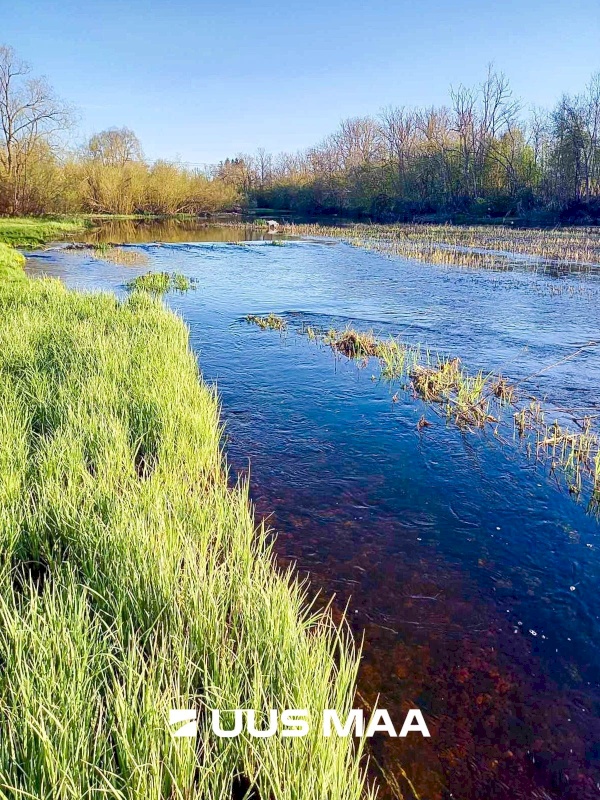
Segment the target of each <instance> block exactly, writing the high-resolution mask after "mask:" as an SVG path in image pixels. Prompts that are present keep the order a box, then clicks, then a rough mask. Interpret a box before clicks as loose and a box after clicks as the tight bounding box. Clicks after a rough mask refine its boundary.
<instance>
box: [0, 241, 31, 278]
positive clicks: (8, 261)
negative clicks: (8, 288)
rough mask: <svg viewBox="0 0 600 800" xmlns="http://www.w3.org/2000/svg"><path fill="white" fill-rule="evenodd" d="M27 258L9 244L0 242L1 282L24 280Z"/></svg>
mask: <svg viewBox="0 0 600 800" xmlns="http://www.w3.org/2000/svg"><path fill="white" fill-rule="evenodd" d="M24 266H25V257H24V256H23V255H22V254H21V253H19V251H18V250H15V249H14V247H11V246H10V245H8V244H3V243H2V242H0V282H2V281H6V280H11V281H14V280H24V279H25V273H24V272H23V267H24Z"/></svg>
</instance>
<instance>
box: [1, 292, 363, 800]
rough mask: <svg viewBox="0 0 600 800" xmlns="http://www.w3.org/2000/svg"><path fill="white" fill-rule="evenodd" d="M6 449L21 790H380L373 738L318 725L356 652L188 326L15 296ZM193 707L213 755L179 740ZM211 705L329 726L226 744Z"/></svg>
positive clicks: (340, 705)
mask: <svg viewBox="0 0 600 800" xmlns="http://www.w3.org/2000/svg"><path fill="white" fill-rule="evenodd" d="M0 441H1V442H2V447H1V448H0V540H1V542H2V546H1V548H0V662H1V663H2V673H1V675H0V708H1V711H2V713H1V714H0V794H1V795H2V796H3V797H7V798H8V797H10V798H13V797H14V798H16V797H23V798H26V797H35V798H44V799H45V800H81V798H91V797H107V798H114V800H117V799H118V800H124V798H128V799H129V800H164V798H173V800H175V798H178V799H179V800H194V798H197V800H208V798H211V800H212V798H215V800H216V799H217V798H227V799H228V800H229V798H232V797H234V796H236V794H235V791H236V790H235V786H238V787H239V786H242V785H244V780H245V781H247V783H246V785H247V786H255V787H256V790H257V794H258V796H259V797H260V798H263V799H265V800H266V798H270V797H273V798H277V800H359V798H362V797H363V796H364V775H363V773H362V771H361V768H360V764H359V753H358V752H357V751H356V749H355V744H354V742H353V739H352V738H351V737H349V738H338V737H332V738H324V737H322V736H321V735H320V732H319V726H318V724H316V723H317V720H318V718H319V716H320V715H321V713H322V710H323V709H324V708H336V709H338V710H339V711H340V713H342V712H345V711H347V710H348V709H349V708H350V707H351V706H352V704H353V696H354V685H355V678H356V671H357V666H358V658H357V654H356V652H355V650H354V648H353V645H352V643H351V641H350V638H349V635H348V634H347V633H346V632H345V631H344V629H341V630H340V629H339V628H336V627H335V626H334V625H333V623H332V621H331V618H330V616H329V615H328V614H327V613H326V612H318V611H317V610H315V609H314V608H313V609H309V608H308V606H307V605H306V600H305V591H304V589H303V588H302V587H301V586H299V585H298V583H297V582H296V580H295V579H294V578H293V577H292V576H291V575H290V574H286V575H283V574H280V573H279V572H277V571H276V569H275V566H274V562H273V558H272V554H271V550H270V545H269V544H268V539H267V537H266V533H265V531H264V529H263V528H262V527H259V528H258V530H256V527H255V520H254V517H253V514H252V510H251V507H250V504H249V500H248V491H247V487H246V486H235V487H233V488H230V486H229V485H228V476H227V468H226V465H225V463H224V461H223V456H222V452H221V448H222V440H221V424H220V421H219V406H218V401H217V398H216V396H215V394H214V392H213V391H212V390H211V389H209V388H208V387H207V386H205V385H204V384H203V383H202V382H201V381H200V379H199V373H198V368H197V365H196V359H195V356H194V354H193V353H192V351H191V350H190V348H189V343H188V331H187V329H186V328H185V326H184V324H183V323H182V322H181V320H180V319H178V318H177V317H176V316H175V315H174V314H172V313H170V312H168V311H166V310H165V308H164V307H163V306H162V304H161V303H160V302H159V301H158V300H157V299H155V298H153V297H151V296H150V295H148V294H147V293H143V292H134V293H133V294H132V295H131V296H130V297H129V299H128V300H127V301H125V302H119V301H118V300H117V299H116V298H115V297H114V296H112V295H107V294H97V295H83V294H77V293H73V292H69V291H67V290H66V289H65V288H64V287H63V286H62V285H61V284H59V283H58V282H55V281H50V280H39V281H32V280H27V279H25V280H24V281H23V282H21V283H19V284H14V283H9V282H4V283H2V282H0ZM189 707H195V708H198V709H199V710H200V712H201V713H200V716H199V727H200V738H199V740H198V742H196V741H194V740H187V739H179V740H178V739H174V738H173V737H172V734H171V732H170V731H169V726H168V712H169V710H170V709H171V708H189ZM213 707H214V708H223V709H230V708H254V709H257V710H260V709H268V708H276V709H284V708H308V709H310V711H311V715H313V719H314V723H315V724H313V725H312V726H311V732H310V733H309V735H308V736H307V737H306V738H303V739H294V740H286V739H281V738H279V737H275V738H272V739H266V740H264V739H251V738H248V737H246V736H242V737H238V738H233V739H218V738H216V737H214V736H213V735H211V734H210V732H209V731H208V729H207V716H206V713H205V710H206V709H207V708H213ZM239 776H243V780H242V779H240V778H239ZM239 797H240V798H241V797H242V793H241V792H239Z"/></svg>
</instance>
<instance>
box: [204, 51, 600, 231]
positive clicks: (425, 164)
mask: <svg viewBox="0 0 600 800" xmlns="http://www.w3.org/2000/svg"><path fill="white" fill-rule="evenodd" d="M218 174H219V176H220V177H221V178H222V179H223V180H224V181H225V182H228V183H229V184H230V185H232V186H235V187H236V189H238V191H240V192H242V193H244V195H245V196H246V197H248V198H249V200H250V201H251V202H252V203H254V204H255V205H258V206H260V207H268V208H273V209H289V210H291V211H297V212H312V213H315V212H316V213H325V214H327V213H338V214H348V215H366V216H371V217H373V218H377V219H384V220H385V219H407V218H411V217H414V216H418V215H427V214H439V213H444V214H448V213H457V214H460V213H466V214H468V215H475V216H492V217H502V216H519V215H524V216H527V215H529V216H531V217H533V218H534V217H535V216H536V215H537V217H538V219H540V221H543V220H544V218H548V219H552V218H556V217H560V216H561V215H562V216H563V217H564V218H569V219H573V221H586V220H589V221H594V220H597V221H600V73H597V74H596V75H594V76H593V77H592V78H591V80H590V82H589V84H588V85H587V86H586V87H585V88H584V90H583V91H582V92H581V93H580V94H578V95H575V96H570V95H563V96H562V97H561V98H560V100H559V101H558V102H557V104H556V106H555V107H554V108H553V109H551V110H542V109H533V110H530V111H529V112H528V113H524V109H523V107H522V104H521V103H520V102H519V100H518V99H517V98H515V96H514V94H513V91H512V89H511V87H510V85H509V82H508V80H507V79H506V77H505V76H504V75H502V74H501V73H498V72H496V71H495V70H494V69H493V68H492V67H490V68H489V69H488V73H487V76H486V78H485V80H484V81H483V82H482V83H481V84H480V85H478V86H475V87H473V88H468V87H465V86H460V87H458V88H457V89H454V90H452V91H451V92H450V102H449V104H448V105H447V106H443V107H441V108H434V107H427V108H406V107H403V106H393V107H389V108H386V109H384V110H383V111H382V112H381V113H380V114H379V115H378V116H377V117H357V118H353V119H346V120H344V121H343V122H342V123H341V124H340V126H339V127H338V129H337V130H336V131H335V132H334V133H333V134H331V135H330V136H328V137H327V138H326V139H325V140H324V141H323V142H321V144H319V145H317V146H316V147H311V148H309V149H308V150H306V151H304V152H300V153H296V154H287V153H284V154H281V155H279V156H277V157H273V156H271V155H270V154H268V153H266V152H265V151H264V150H260V151H258V153H256V154H255V155H253V156H247V155H240V156H238V157H237V158H235V159H232V160H227V161H225V162H223V163H222V164H221V165H220V168H219V172H218Z"/></svg>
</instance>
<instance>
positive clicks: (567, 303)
mask: <svg viewBox="0 0 600 800" xmlns="http://www.w3.org/2000/svg"><path fill="white" fill-rule="evenodd" d="M132 230H133V233H129V234H128V233H127V232H125V237H124V235H123V232H122V231H121V232H120V233H119V234H117V233H115V231H111V233H110V235H109V236H108V239H109V240H123V238H127V239H129V241H131V242H135V244H131V245H130V247H131V248H132V250H135V252H136V253H137V254H138V255H137V256H136V257H137V258H138V259H143V260H144V261H145V263H144V264H139V265H138V266H120V265H118V264H114V263H110V262H107V261H104V260H102V259H100V258H96V257H94V255H93V253H91V252H90V251H84V250H81V251H79V250H64V249H60V248H57V249H50V250H46V251H43V252H39V253H34V254H31V255H30V258H29V260H28V272H29V273H30V274H32V275H40V274H47V275H52V276H56V277H59V278H61V279H62V280H63V281H64V282H65V283H66V284H67V285H68V286H70V287H76V288H78V289H84V290H98V289H103V290H111V291H116V292H117V293H119V294H124V293H125V291H126V290H125V286H124V284H125V283H126V281H128V280H130V279H131V278H132V277H133V276H135V275H138V274H141V273H143V272H146V271H147V270H148V269H152V270H166V271H169V272H172V271H177V272H179V273H183V274H185V275H187V276H189V277H191V278H194V279H195V280H196V281H197V283H196V284H195V289H194V290H193V291H190V292H187V293H185V294H178V293H171V294H169V295H167V296H166V297H165V300H166V302H167V303H168V304H169V305H170V306H171V307H172V308H173V309H174V310H175V311H176V312H177V313H179V314H180V315H181V316H182V317H183V318H184V320H185V321H186V323H187V324H188V325H189V327H190V331H191V343H192V346H193V347H194V349H195V351H196V353H197V354H198V359H199V364H200V366H201V369H202V373H203V375H204V378H205V380H206V381H208V382H209V383H215V384H216V385H217V387H218V391H219V394H220V397H221V400H222V406H223V419H224V423H225V431H226V452H227V457H228V460H229V463H230V465H231V468H232V473H233V474H235V473H238V474H239V473H241V474H244V475H248V474H249V479H250V486H251V494H252V498H253V501H254V502H255V504H256V507H257V511H258V513H259V515H262V516H265V517H267V518H268V521H269V524H270V525H271V526H272V527H273V529H274V530H275V531H276V532H277V539H276V552H277V555H278V557H279V558H280V559H281V560H282V562H286V563H287V562H290V561H293V562H295V563H296V564H297V567H298V569H299V570H300V572H301V574H302V575H305V574H307V575H308V576H309V577H310V581H311V587H312V590H313V591H317V590H318V591H320V592H321V595H322V596H323V597H324V598H330V597H331V596H332V594H335V607H336V609H338V610H339V609H343V608H345V607H346V605H347V609H348V610H347V613H348V618H349V620H350V623H351V625H352V628H353V630H354V631H355V632H356V634H357V636H359V637H360V636H362V635H363V634H364V656H363V659H362V666H361V673H360V681H359V690H360V697H361V701H362V702H364V703H365V704H366V705H369V704H372V703H374V702H375V701H376V699H377V696H378V695H379V706H380V707H382V708H387V709H388V711H389V712H390V716H391V717H392V719H393V720H394V721H396V722H398V727H400V724H401V722H402V721H403V719H404V715H405V712H406V710H407V709H408V708H411V707H418V708H420V709H421V710H422V711H423V714H424V716H425V719H426V720H427V723H428V725H429V727H430V731H431V734H432V735H431V738H430V739H423V738H421V737H420V735H414V734H413V735H411V736H409V737H407V739H404V740H400V739H388V738H387V737H383V736H381V737H377V738H376V740H374V745H373V756H374V761H373V773H374V775H377V776H378V777H379V780H380V783H382V784H383V786H384V788H383V791H382V796H383V797H404V798H407V800H408V798H412V797H413V796H415V793H416V795H417V796H418V797H420V798H421V800H440V799H441V798H461V799H463V800H471V798H477V800H479V799H481V800H491V799H495V798H498V799H500V798H501V799H502V800H509V799H510V800H518V799H520V798H523V799H525V798H528V799H529V798H556V799H557V800H558V798H567V799H568V800H571V799H572V800H580V799H581V798H584V799H586V798H595V797H600V653H599V650H598V641H599V634H600V600H599V597H598V591H597V587H598V585H599V578H600V536H599V533H600V526H599V525H598V520H597V518H596V517H594V515H593V514H590V513H589V509H588V508H587V507H586V501H585V500H583V499H582V500H580V501H577V500H576V499H575V498H573V497H572V496H570V495H569V493H568V491H566V489H565V485H564V482H563V481H561V480H560V479H558V478H557V476H555V475H552V474H550V473H549V472H548V470H547V468H545V467H544V466H542V465H540V464H538V463H536V462H535V461H534V460H532V459H531V458H528V456H527V453H526V452H524V449H523V447H519V446H518V444H516V443H514V442H513V441H512V437H508V438H507V439H506V441H501V440H499V439H498V438H495V437H494V436H492V435H490V434H489V433H488V434H486V433H482V432H468V431H463V430H460V429H459V428H457V427H456V426H454V425H452V424H446V422H445V421H444V420H443V419H441V418H440V417H439V415H438V414H436V413H435V410H434V409H432V408H431V407H428V406H427V405H426V404H425V403H423V402H421V401H420V400H419V399H417V398H415V397H414V396H413V395H412V393H411V392H410V391H409V390H407V389H403V388H402V387H401V386H399V385H393V384H392V385H390V384H388V383H386V382H384V381H381V380H379V377H378V371H377V370H376V368H375V365H372V364H367V365H366V366H364V368H359V367H358V366H357V365H356V364H355V363H352V362H349V361H347V360H345V359H343V358H339V357H338V358H336V357H335V356H334V354H333V353H332V351H331V350H330V349H329V348H327V347H325V346H322V345H318V344H316V343H315V342H311V341H309V340H308V339H307V338H306V337H305V336H302V335H299V333H298V331H299V330H300V329H301V328H302V326H303V325H312V326H317V327H329V326H333V327H336V328H344V327H345V326H346V325H349V324H352V325H354V326H356V327H360V328H363V329H365V330H371V329H372V330H374V331H375V332H376V333H380V334H383V335H387V334H394V335H397V334H401V335H402V338H403V339H405V340H407V341H409V342H413V343H417V342H418V343H420V344H421V345H422V346H425V347H431V348H433V349H434V350H436V351H439V352H442V353H444V354H447V355H451V356H455V355H456V356H460V358H461V359H462V361H463V363H464V364H465V366H466V367H468V368H469V370H470V371H475V370H479V369H483V370H485V371H492V370H494V371H498V370H501V371H502V372H503V373H505V374H507V375H509V376H510V377H511V378H512V379H515V380H521V381H522V384H521V388H522V389H523V390H526V391H531V392H532V393H535V394H536V395H537V396H543V397H546V398H547V401H548V403H549V404H550V405H552V406H554V407H555V408H556V409H559V410H558V411H557V412H556V413H557V414H561V413H562V412H561V411H560V409H564V408H569V409H572V408H578V409H579V408H582V409H583V408H585V409H587V410H589V411H590V412H591V413H594V412H595V413H598V411H599V410H600V409H599V406H600V393H599V392H598V386H599V385H600V348H598V347H588V348H586V349H584V350H582V352H581V353H580V354H579V355H578V356H577V357H576V358H574V359H571V360H567V361H564V362H563V363H561V364H559V365H558V366H556V367H553V368H552V369H548V370H546V371H544V372H542V373H541V374H540V375H538V377H533V378H532V377H529V376H532V375H535V374H537V373H539V372H540V370H542V369H544V368H545V367H548V366H550V365H552V364H555V363H556V362H559V361H561V360H562V359H564V358H565V356H568V355H569V354H571V353H573V352H575V351H576V350H578V348H580V347H581V346H582V345H584V344H586V343H588V342H590V341H592V340H595V339H596V338H598V334H599V331H600V303H599V302H598V298H599V293H600V278H598V277H594V276H573V277H569V276H564V275H563V276H557V275H554V276H553V275H551V274H545V275H537V274H535V273H532V272H531V271H528V270H527V268H526V265H524V264H523V263H522V262H517V263H515V268H514V269H513V270H512V271H504V272H494V271H491V270H482V271H477V270H458V269H453V268H447V267H434V266H429V265H424V264H422V263H418V262H413V261H409V260H405V259H401V258H384V257H382V256H380V255H378V254H376V253H372V252H366V251H363V250H360V249H357V248H353V247H350V246H348V245H346V244H344V243H341V242H329V241H322V240H321V241H318V240H314V241H313V240H286V241H283V242H282V246H277V247H275V246H272V244H271V242H270V241H262V240H260V237H259V240H258V241H249V240H250V238H251V236H250V235H249V232H248V230H244V229H238V228H218V229H214V226H213V227H212V228H207V227H205V228H194V227H193V226H187V227H186V229H185V231H184V232H183V233H182V231H181V229H180V228H177V229H176V230H175V232H171V233H169V231H168V230H165V229H160V228H151V227H148V228H146V229H144V230H143V232H142V233H140V230H139V228H133V229H132ZM105 238H106V237H105ZM264 238H265V239H267V240H268V239H269V237H268V236H265V237H264ZM173 239H177V241H169V240H173ZM181 239H185V241H181ZM127 249H129V247H128V248H127ZM269 312H275V313H278V314H280V315H282V316H284V317H285V318H286V320H287V322H288V329H287V331H286V332H285V333H283V334H281V333H279V332H276V331H262V330H259V329H258V328H256V327H255V326H252V325H249V324H247V323H246V322H245V320H244V317H245V315H246V314H261V313H269ZM423 415H424V416H425V417H426V419H427V420H428V421H429V422H430V423H431V424H430V425H429V426H428V427H425V428H423V429H421V430H419V429H418V427H417V423H418V421H419V419H420V418H421V417H422V416H423ZM384 774H385V778H384V779H383V780H382V775H384Z"/></svg>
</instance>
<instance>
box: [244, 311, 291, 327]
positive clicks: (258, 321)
mask: <svg viewBox="0 0 600 800" xmlns="http://www.w3.org/2000/svg"><path fill="white" fill-rule="evenodd" d="M246 322H249V323H251V324H253V325H258V327H259V328H260V329H261V330H266V329H270V330H274V331H283V330H285V329H286V328H287V323H286V321H285V320H284V319H283V317H278V316H277V314H269V315H268V316H266V317H261V316H257V315H256V314H247V315H246Z"/></svg>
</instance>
